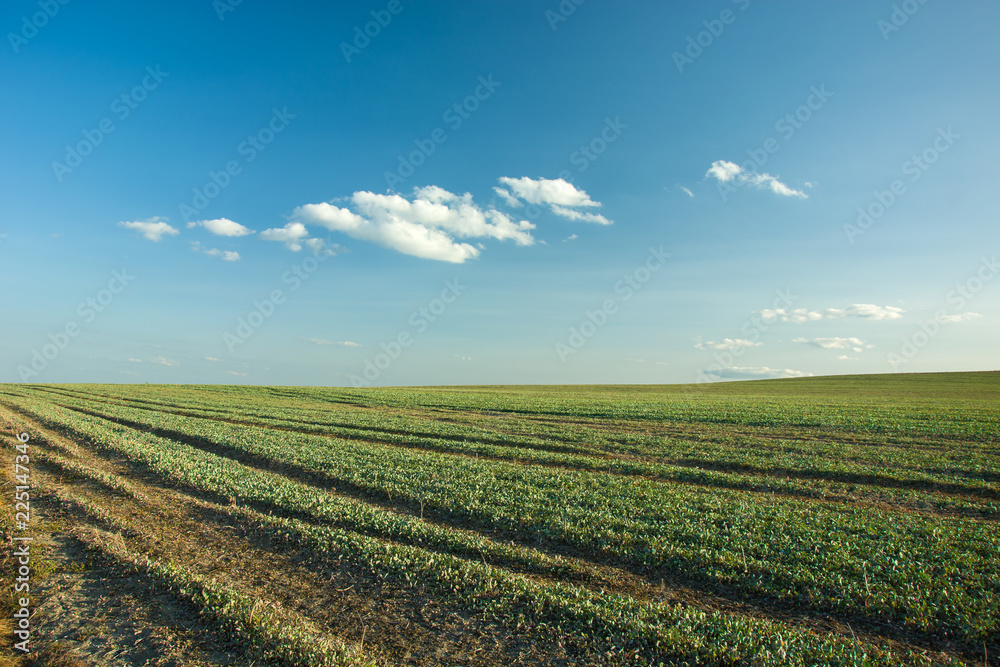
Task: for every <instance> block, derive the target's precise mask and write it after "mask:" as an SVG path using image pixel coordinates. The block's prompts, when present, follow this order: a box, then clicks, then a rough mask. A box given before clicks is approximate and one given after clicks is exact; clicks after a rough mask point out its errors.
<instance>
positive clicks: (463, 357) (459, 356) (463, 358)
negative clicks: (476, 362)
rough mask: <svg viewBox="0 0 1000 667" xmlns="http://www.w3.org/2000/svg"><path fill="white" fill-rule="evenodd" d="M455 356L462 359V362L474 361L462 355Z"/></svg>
mask: <svg viewBox="0 0 1000 667" xmlns="http://www.w3.org/2000/svg"><path fill="white" fill-rule="evenodd" d="M453 356H455V357H457V358H458V359H460V360H462V361H472V357H466V356H462V355H461V354H456V355H453Z"/></svg>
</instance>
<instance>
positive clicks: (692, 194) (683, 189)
mask: <svg viewBox="0 0 1000 667" xmlns="http://www.w3.org/2000/svg"><path fill="white" fill-rule="evenodd" d="M677 187H679V188H680V189H681V192H683V193H684V194H686V195H687V196H688V197H690V198H691V199H694V193H693V192H691V191H690V190H688V189H687V188H686V187H684V186H683V185H678V186H677Z"/></svg>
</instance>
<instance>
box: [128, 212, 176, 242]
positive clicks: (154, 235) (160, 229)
mask: <svg viewBox="0 0 1000 667" xmlns="http://www.w3.org/2000/svg"><path fill="white" fill-rule="evenodd" d="M166 219H167V218H160V217H153V218H150V219H149V220H136V221H134V222H119V223H118V226H119V227H124V228H126V229H134V230H136V231H137V232H139V233H140V234H141V235H142V236H143V238H147V239H149V240H150V241H157V242H158V241H159V240H160V239H162V238H163V235H164V234H166V235H168V236H176V235H177V234H180V232H179V231H177V230H176V229H174V228H173V227H171V226H170V225H168V224H167V223H165V222H163V221H164V220H166Z"/></svg>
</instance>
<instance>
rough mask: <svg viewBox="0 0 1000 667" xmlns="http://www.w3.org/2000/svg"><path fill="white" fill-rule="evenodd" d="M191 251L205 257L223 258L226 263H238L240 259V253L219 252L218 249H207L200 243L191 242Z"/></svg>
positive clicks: (230, 251)
mask: <svg viewBox="0 0 1000 667" xmlns="http://www.w3.org/2000/svg"><path fill="white" fill-rule="evenodd" d="M191 250H192V251H193V252H200V253H202V254H204V255H210V256H212V257H221V258H222V260H223V261H225V262H237V261H239V259H240V253H238V252H236V251H234V250H219V249H218V248H205V247H203V246H202V245H201V243H200V242H198V241H192V242H191Z"/></svg>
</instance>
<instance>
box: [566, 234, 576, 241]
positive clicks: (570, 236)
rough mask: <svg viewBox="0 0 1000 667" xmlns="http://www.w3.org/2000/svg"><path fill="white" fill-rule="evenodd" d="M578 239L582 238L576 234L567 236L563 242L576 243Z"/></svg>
mask: <svg viewBox="0 0 1000 667" xmlns="http://www.w3.org/2000/svg"><path fill="white" fill-rule="evenodd" d="M578 238H580V237H579V236H577V235H576V234H570V235H569V236H567V237H566V238H564V239H563V241H575V240H577V239H578Z"/></svg>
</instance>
